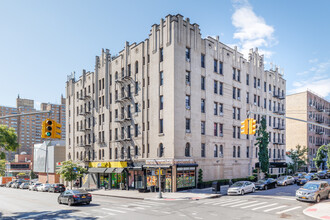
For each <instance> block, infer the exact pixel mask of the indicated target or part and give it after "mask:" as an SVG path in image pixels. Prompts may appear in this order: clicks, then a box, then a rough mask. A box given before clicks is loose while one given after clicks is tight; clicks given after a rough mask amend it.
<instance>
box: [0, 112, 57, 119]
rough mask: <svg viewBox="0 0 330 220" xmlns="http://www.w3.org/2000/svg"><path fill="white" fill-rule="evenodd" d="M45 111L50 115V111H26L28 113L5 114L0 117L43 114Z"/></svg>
mask: <svg viewBox="0 0 330 220" xmlns="http://www.w3.org/2000/svg"><path fill="white" fill-rule="evenodd" d="M45 113H48V115H50V114H51V113H52V111H39V112H28V113H22V114H15V115H6V116H1V117H0V119H5V118H14V117H19V116H26V115H38V114H45Z"/></svg>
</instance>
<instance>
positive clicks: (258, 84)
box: [258, 79, 260, 88]
mask: <svg viewBox="0 0 330 220" xmlns="http://www.w3.org/2000/svg"><path fill="white" fill-rule="evenodd" d="M258 88H260V79H258Z"/></svg>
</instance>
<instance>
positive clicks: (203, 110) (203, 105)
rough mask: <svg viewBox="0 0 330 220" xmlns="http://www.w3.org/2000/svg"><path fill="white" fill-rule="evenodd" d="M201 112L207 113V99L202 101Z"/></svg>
mask: <svg viewBox="0 0 330 220" xmlns="http://www.w3.org/2000/svg"><path fill="white" fill-rule="evenodd" d="M201 112H202V113H205V99H201Z"/></svg>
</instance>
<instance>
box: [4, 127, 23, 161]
mask: <svg viewBox="0 0 330 220" xmlns="http://www.w3.org/2000/svg"><path fill="white" fill-rule="evenodd" d="M18 146H19V145H18V142H17V135H16V133H15V129H14V128H8V127H7V126H5V125H0V159H5V157H6V155H5V153H4V151H16V150H17V148H18Z"/></svg>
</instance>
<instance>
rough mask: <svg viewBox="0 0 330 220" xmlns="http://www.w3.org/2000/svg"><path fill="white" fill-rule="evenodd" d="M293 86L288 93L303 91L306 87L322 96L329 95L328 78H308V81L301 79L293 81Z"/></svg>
mask: <svg viewBox="0 0 330 220" xmlns="http://www.w3.org/2000/svg"><path fill="white" fill-rule="evenodd" d="M293 86H294V87H296V88H294V89H291V90H290V91H289V93H290V94H292V93H297V92H303V91H306V90H307V89H310V90H312V91H313V92H316V93H317V94H320V95H321V96H323V97H326V96H328V95H330V78H327V79H321V80H314V79H311V80H308V81H301V82H295V83H293Z"/></svg>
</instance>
